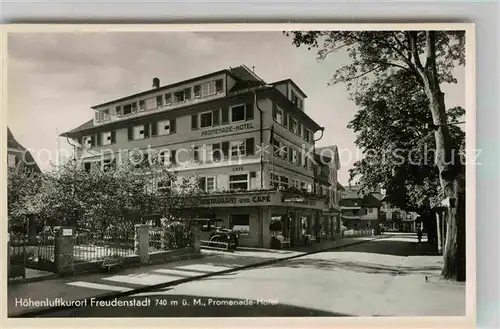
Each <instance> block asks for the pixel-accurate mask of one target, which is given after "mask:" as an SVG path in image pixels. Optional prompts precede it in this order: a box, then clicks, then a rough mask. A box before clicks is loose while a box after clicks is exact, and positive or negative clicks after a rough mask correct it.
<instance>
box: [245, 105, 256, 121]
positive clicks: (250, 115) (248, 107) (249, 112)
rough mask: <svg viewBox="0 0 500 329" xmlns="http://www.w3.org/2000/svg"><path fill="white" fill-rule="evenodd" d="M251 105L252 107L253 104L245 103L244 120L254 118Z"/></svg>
mask: <svg viewBox="0 0 500 329" xmlns="http://www.w3.org/2000/svg"><path fill="white" fill-rule="evenodd" d="M253 107H254V106H253V104H247V105H246V106H245V111H246V113H245V118H246V120H253V119H254V117H253Z"/></svg>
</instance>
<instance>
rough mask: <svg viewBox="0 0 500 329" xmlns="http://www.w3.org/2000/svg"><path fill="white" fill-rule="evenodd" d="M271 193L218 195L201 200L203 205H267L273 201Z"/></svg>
mask: <svg viewBox="0 0 500 329" xmlns="http://www.w3.org/2000/svg"><path fill="white" fill-rule="evenodd" d="M271 200H272V198H271V195H268V194H266V195H254V196H217V197H210V198H203V199H201V200H200V205H202V206H208V207H211V206H238V205H239V206H243V205H245V206H249V205H250V206H251V205H266V204H270V203H271Z"/></svg>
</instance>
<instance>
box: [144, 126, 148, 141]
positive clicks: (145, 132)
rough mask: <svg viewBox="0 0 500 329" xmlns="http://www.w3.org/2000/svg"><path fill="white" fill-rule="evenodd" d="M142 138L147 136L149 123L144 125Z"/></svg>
mask: <svg viewBox="0 0 500 329" xmlns="http://www.w3.org/2000/svg"><path fill="white" fill-rule="evenodd" d="M144 138H149V123H146V124H145V125H144Z"/></svg>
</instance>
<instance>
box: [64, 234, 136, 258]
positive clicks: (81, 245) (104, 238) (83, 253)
mask: <svg viewBox="0 0 500 329" xmlns="http://www.w3.org/2000/svg"><path fill="white" fill-rule="evenodd" d="M74 239H75V241H74V248H73V255H74V262H75V263H85V262H92V261H100V260H103V259H105V258H107V257H111V256H119V257H125V256H129V255H133V254H134V241H135V236H134V232H133V231H130V232H120V231H104V232H92V231H87V230H81V231H78V232H76V234H75V237H74Z"/></svg>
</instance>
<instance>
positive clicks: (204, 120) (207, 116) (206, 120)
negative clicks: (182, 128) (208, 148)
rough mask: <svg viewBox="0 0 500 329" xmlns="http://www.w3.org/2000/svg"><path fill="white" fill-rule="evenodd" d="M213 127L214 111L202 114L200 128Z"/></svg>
mask: <svg viewBox="0 0 500 329" xmlns="http://www.w3.org/2000/svg"><path fill="white" fill-rule="evenodd" d="M206 127H212V112H206V113H202V114H200V128H206Z"/></svg>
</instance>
